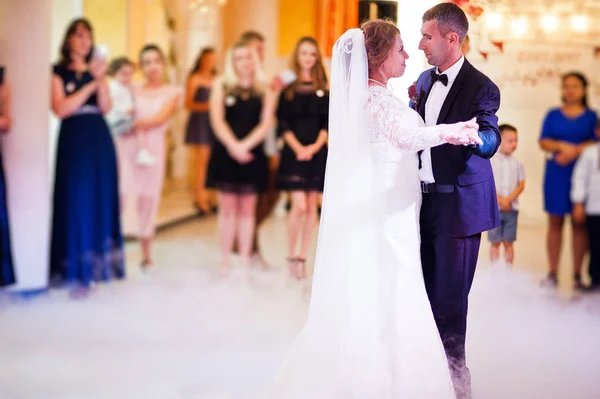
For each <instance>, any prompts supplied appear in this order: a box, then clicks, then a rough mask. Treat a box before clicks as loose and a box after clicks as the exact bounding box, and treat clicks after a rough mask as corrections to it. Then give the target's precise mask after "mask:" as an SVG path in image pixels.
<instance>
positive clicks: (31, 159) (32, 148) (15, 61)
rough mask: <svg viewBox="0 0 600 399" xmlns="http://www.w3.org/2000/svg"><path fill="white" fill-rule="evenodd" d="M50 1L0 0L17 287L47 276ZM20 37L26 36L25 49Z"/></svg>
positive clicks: (42, 282) (37, 284)
mask: <svg viewBox="0 0 600 399" xmlns="http://www.w3.org/2000/svg"><path fill="white" fill-rule="evenodd" d="M52 6H53V2H52V1H48V0H28V1H1V2H0V38H3V39H2V41H1V42H0V63H2V64H3V65H5V66H6V74H7V76H6V78H7V79H6V80H7V83H8V84H10V86H11V91H12V102H13V117H14V123H13V126H12V129H11V131H10V133H9V134H8V135H6V136H5V137H3V138H2V152H3V155H4V168H5V173H6V180H7V182H6V184H7V201H8V213H9V219H10V231H11V240H12V250H13V260H14V264H15V268H16V274H17V285H16V286H15V288H16V289H18V290H36V289H42V288H44V287H46V286H47V281H48V264H49V252H50V251H49V233H50V194H51V190H50V176H51V174H52V169H51V167H50V160H49V145H50V137H49V134H48V125H49V124H48V110H49V100H48V99H49V98H50V63H51V62H50V60H51V53H52V51H51V46H52V34H51V33H52V32H53V29H52V17H53V10H52ZM19 38H27V46H26V47H27V48H26V50H27V51H23V41H22V40H20V39H19Z"/></svg>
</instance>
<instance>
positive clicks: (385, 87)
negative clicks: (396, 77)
mask: <svg viewBox="0 0 600 399" xmlns="http://www.w3.org/2000/svg"><path fill="white" fill-rule="evenodd" d="M369 80H370V81H371V82H373V83H377V84H378V85H379V86H381V87H383V88H384V89H387V85H384V84H383V83H381V82H380V81H378V80H375V79H371V78H369Z"/></svg>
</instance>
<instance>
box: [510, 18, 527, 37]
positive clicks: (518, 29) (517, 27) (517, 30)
mask: <svg viewBox="0 0 600 399" xmlns="http://www.w3.org/2000/svg"><path fill="white" fill-rule="evenodd" d="M511 27H512V31H513V33H514V34H515V36H517V37H523V36H524V35H525V32H527V28H528V27H529V26H528V24H527V19H526V18H525V17H519V18H517V19H515V20H514V21H512V24H511Z"/></svg>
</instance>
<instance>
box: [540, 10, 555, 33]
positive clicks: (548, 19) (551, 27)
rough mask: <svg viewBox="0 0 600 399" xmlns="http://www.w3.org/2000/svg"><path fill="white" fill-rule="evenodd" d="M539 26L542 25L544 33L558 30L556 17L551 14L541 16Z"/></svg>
mask: <svg viewBox="0 0 600 399" xmlns="http://www.w3.org/2000/svg"><path fill="white" fill-rule="evenodd" d="M540 24H541V25H542V29H543V30H544V31H546V32H554V31H555V30H556V29H558V24H559V21H558V17H557V16H556V15H552V14H548V15H543V16H542V17H541V18H540Z"/></svg>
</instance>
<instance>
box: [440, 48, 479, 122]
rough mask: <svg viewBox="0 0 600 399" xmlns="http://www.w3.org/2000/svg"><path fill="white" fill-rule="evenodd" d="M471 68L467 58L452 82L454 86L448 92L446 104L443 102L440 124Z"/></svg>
mask: <svg viewBox="0 0 600 399" xmlns="http://www.w3.org/2000/svg"><path fill="white" fill-rule="evenodd" d="M470 69H471V64H470V63H469V61H467V60H466V59H465V62H464V63H463V66H462V68H460V71H459V72H458V75H457V76H456V79H455V80H454V83H452V87H451V88H450V91H449V92H448V95H447V96H446V99H445V100H444V104H442V109H441V110H440V115H439V116H438V120H437V124H438V125H439V124H440V123H443V121H445V120H446V116H447V115H448V111H450V107H451V106H452V103H454V100H455V99H456V96H457V95H458V93H459V92H460V89H461V87H462V84H463V82H464V81H465V79H466V77H467V75H468V74H469V70H470Z"/></svg>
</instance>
